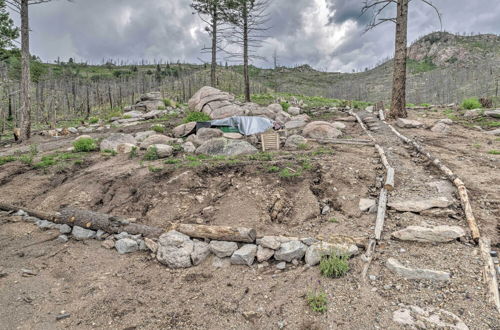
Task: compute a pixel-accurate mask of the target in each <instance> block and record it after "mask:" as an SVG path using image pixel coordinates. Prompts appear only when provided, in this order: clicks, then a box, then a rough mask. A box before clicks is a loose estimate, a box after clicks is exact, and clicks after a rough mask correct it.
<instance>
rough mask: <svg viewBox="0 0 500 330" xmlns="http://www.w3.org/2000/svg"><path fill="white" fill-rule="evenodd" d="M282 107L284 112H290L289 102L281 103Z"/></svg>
mask: <svg viewBox="0 0 500 330" xmlns="http://www.w3.org/2000/svg"><path fill="white" fill-rule="evenodd" d="M280 105H281V107H282V108H283V111H288V108H290V106H291V105H290V103H288V102H281V103H280Z"/></svg>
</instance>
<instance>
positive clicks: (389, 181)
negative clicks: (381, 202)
mask: <svg viewBox="0 0 500 330" xmlns="http://www.w3.org/2000/svg"><path fill="white" fill-rule="evenodd" d="M384 188H385V190H388V191H393V190H394V169H393V168H392V167H389V168H388V169H387V177H386V179H385V184H384Z"/></svg>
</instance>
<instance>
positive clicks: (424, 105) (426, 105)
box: [420, 103, 431, 108]
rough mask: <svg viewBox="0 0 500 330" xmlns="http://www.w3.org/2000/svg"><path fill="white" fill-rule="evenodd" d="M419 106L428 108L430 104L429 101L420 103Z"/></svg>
mask: <svg viewBox="0 0 500 330" xmlns="http://www.w3.org/2000/svg"><path fill="white" fill-rule="evenodd" d="M420 106H421V107H426V108H428V107H430V106H431V105H430V104H429V103H420Z"/></svg>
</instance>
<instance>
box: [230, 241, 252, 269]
mask: <svg viewBox="0 0 500 330" xmlns="http://www.w3.org/2000/svg"><path fill="white" fill-rule="evenodd" d="M256 255H257V245H255V244H245V245H243V246H242V247H241V248H239V249H238V250H236V251H234V253H233V255H232V256H231V263H232V264H233V265H247V266H251V265H252V264H253V261H254V260H255V256H256Z"/></svg>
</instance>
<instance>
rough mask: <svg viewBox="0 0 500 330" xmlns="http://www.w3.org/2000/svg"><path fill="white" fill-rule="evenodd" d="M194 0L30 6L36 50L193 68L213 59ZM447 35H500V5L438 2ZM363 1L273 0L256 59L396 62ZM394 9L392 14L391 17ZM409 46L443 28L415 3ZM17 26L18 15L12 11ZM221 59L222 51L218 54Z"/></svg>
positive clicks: (479, 0)
mask: <svg viewBox="0 0 500 330" xmlns="http://www.w3.org/2000/svg"><path fill="white" fill-rule="evenodd" d="M190 3H191V1H190V0H165V1H158V0H141V1H139V0H120V1H116V0H85V1H83V0H74V1H73V2H71V3H70V2H67V1H63V0H60V1H54V2H51V3H47V4H41V5H35V6H32V7H30V8H31V9H30V23H31V30H32V32H31V53H32V54H33V55H37V56H39V57H40V58H41V59H42V60H43V61H46V62H53V61H55V60H57V59H58V58H60V59H61V60H62V61H67V60H68V59H69V58H70V57H71V58H74V59H75V60H76V61H82V62H89V63H102V61H103V59H114V60H128V61H131V62H133V61H140V60H142V59H144V60H148V61H150V62H153V61H155V60H163V61H171V62H175V61H177V60H180V61H181V62H188V63H201V62H202V61H206V62H208V61H209V60H210V58H209V55H206V54H201V53H200V49H201V48H202V47H203V46H204V45H208V44H209V36H208V34H207V33H206V32H205V31H204V27H205V24H204V23H203V22H202V21H201V20H200V18H199V17H198V16H197V15H194V14H193V13H192V12H193V10H192V9H191V8H190V7H189V4H190ZM434 3H435V4H436V5H437V6H438V7H439V9H440V11H441V13H442V14H443V30H445V31H448V32H452V33H460V34H461V33H464V32H465V33H467V34H470V33H474V34H477V33H493V34H500V23H499V22H500V6H496V5H494V4H493V3H494V1H490V0H476V1H474V2H473V3H471V1H468V0H456V1H454V0H441V1H439V0H436V1H435V2H434ZM361 7H362V1H349V0H293V1H291V0H273V1H272V3H271V5H270V7H269V10H268V12H269V15H270V16H269V17H270V23H269V25H270V26H271V29H270V30H269V31H268V33H267V36H268V37H266V38H265V42H264V43H263V45H262V47H261V48H260V49H259V51H258V54H259V55H261V56H263V57H265V58H267V59H268V61H267V62H265V61H255V62H254V64H255V65H257V66H260V67H269V66H271V63H272V60H271V58H272V55H273V53H274V52H275V51H276V53H277V54H278V57H279V64H281V65H285V66H294V65H301V64H309V65H311V66H312V67H314V68H315V69H318V70H322V71H343V72H351V71H352V70H357V71H359V70H363V69H364V68H366V67H373V66H375V65H376V64H377V63H380V62H381V61H382V60H383V59H385V58H388V57H391V56H392V54H393V51H394V50H393V47H394V24H392V23H386V24H383V25H381V26H379V27H377V28H376V29H374V30H371V31H368V32H366V33H364V30H365V28H366V25H367V23H368V22H369V20H370V16H369V15H363V16H360V10H361ZM391 11H392V12H394V11H395V8H393V9H391V10H390V11H388V14H390V13H391ZM409 11H410V16H409V29H408V31H409V36H408V40H409V42H412V41H414V40H416V39H418V38H419V37H421V36H423V35H425V34H427V33H430V32H433V31H438V30H440V24H439V20H438V18H437V15H436V14H435V12H433V10H432V8H430V7H429V6H426V5H424V4H423V3H421V2H412V3H411V4H410V10H409ZM11 15H12V17H13V19H14V20H15V22H16V23H18V22H19V17H17V16H18V14H16V13H11ZM219 59H220V61H222V62H224V61H225V59H224V58H223V56H222V54H221V55H220V57H219Z"/></svg>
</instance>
